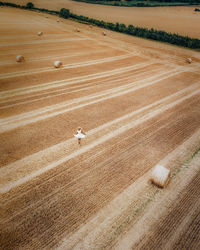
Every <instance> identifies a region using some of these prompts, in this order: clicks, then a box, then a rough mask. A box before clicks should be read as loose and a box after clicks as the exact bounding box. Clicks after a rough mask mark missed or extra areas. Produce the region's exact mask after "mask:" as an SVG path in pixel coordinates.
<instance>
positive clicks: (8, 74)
mask: <svg viewBox="0 0 200 250" xmlns="http://www.w3.org/2000/svg"><path fill="white" fill-rule="evenodd" d="M132 56H134V54H129V55H121V56H115V57H108V58H103V59H98V60H90V61H86V62H85V61H84V62H82V63H71V64H67V65H65V66H63V67H62V69H71V68H77V67H85V66H90V65H94V64H99V63H105V62H113V61H116V60H122V59H126V58H129V57H132ZM57 70H58V69H55V68H54V67H46V68H43V69H34V70H26V71H20V72H12V73H6V74H0V79H6V78H10V77H15V76H25V75H30V74H37V73H43V72H49V71H57Z"/></svg>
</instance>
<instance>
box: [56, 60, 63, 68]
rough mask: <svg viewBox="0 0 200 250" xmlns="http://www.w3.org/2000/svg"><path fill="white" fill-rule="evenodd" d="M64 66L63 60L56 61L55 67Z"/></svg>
mask: <svg viewBox="0 0 200 250" xmlns="http://www.w3.org/2000/svg"><path fill="white" fill-rule="evenodd" d="M61 66H62V62H61V61H55V62H54V67H55V68H60V67H61Z"/></svg>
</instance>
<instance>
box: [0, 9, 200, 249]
mask: <svg viewBox="0 0 200 250" xmlns="http://www.w3.org/2000/svg"><path fill="white" fill-rule="evenodd" d="M0 12H1V15H0V22H1V23H3V24H4V26H1V27H0V55H1V62H0V144H1V145H0V155H1V157H0V198H1V208H0V215H1V222H0V234H1V239H0V248H1V249H111V248H113V249H131V248H133V249H141V248H144V249H145V248H146V249H147V247H150V249H156V247H159V248H160V249H164V248H169V249H173V248H174V249H175V248H177V249H182V247H183V246H190V249H198V248H199V245H198V244H199V242H200V241H199V234H198V232H199V230H200V227H199V209H198V208H199V190H200V187H199V185H200V179H199V171H200V160H199V159H200V155H199V153H197V154H196V155H195V156H193V157H192V159H190V158H191V155H193V153H194V152H195V151H196V150H197V148H199V146H200V73H199V72H200V55H199V53H198V52H195V51H192V50H186V49H182V48H177V47H173V46H169V45H166V44H160V43H156V42H151V41H147V40H143V39H138V38H133V37H130V36H126V35H122V34H117V33H113V32H111V31H109V32H107V35H106V36H102V30H101V29H100V28H97V27H93V29H91V28H90V27H89V26H87V25H84V24H77V23H75V22H72V21H70V20H62V22H59V23H57V22H56V20H57V17H56V16H50V15H49V18H48V19H46V18H45V15H44V14H41V13H36V12H29V11H24V10H18V9H12V8H5V7H3V8H2V9H0ZM77 28H80V30H81V32H76V29H77ZM38 31H42V32H43V35H42V36H41V37H40V36H38V35H37V32H38ZM19 54H22V55H23V56H24V58H25V61H24V62H20V63H17V62H16V56H17V55H19ZM188 57H190V58H192V63H191V64H188V63H187V62H186V58H188ZM57 60H59V61H62V62H63V66H62V67H61V68H58V69H56V68H54V66H53V63H54V62H55V61H57ZM78 126H81V127H83V128H84V130H85V132H86V134H87V135H86V138H85V139H84V140H83V141H82V146H79V145H78V144H77V141H76V139H75V138H74V136H73V134H74V132H75V131H74V130H76V128H77V127H78ZM187 159H190V160H189V161H188V162H187V164H183V163H184V162H185V161H186V160H187ZM157 164H160V165H163V166H166V167H168V168H169V169H170V171H171V173H172V176H171V178H170V182H169V185H168V186H167V187H166V188H165V189H163V190H161V189H158V188H157V187H155V186H153V185H152V184H151V183H149V182H148V179H149V176H150V173H151V170H152V168H153V167H154V166H155V165H157ZM174 201H176V202H174ZM157 211H159V213H158V212H157ZM188 211H189V212H188ZM152 214H153V215H155V216H154V217H153V219H152V217H151V216H152ZM171 225H173V226H172V227H171ZM135 228H137V230H135Z"/></svg>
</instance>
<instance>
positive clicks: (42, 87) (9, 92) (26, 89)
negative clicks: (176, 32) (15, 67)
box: [0, 62, 151, 98]
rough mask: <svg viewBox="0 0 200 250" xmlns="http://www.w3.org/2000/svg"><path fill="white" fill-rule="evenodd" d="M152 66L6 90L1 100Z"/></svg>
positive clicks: (142, 64) (145, 64)
mask: <svg viewBox="0 0 200 250" xmlns="http://www.w3.org/2000/svg"><path fill="white" fill-rule="evenodd" d="M147 65H151V63H147V62H145V63H144V62H143V63H139V64H136V65H133V66H128V67H123V68H117V69H114V70H108V71H103V72H100V73H95V74H91V75H86V76H81V77H73V78H70V79H67V80H66V79H64V80H59V81H53V82H48V83H43V84H38V85H34V86H30V87H23V88H17V89H12V90H6V91H1V92H0V98H6V97H11V96H16V95H22V94H28V93H33V92H37V91H41V90H46V89H50V88H57V87H61V86H66V85H69V84H70V85H72V84H76V83H80V82H84V81H89V80H94V79H98V78H104V77H108V76H112V75H116V74H121V73H125V72H127V71H130V70H133V69H138V68H141V67H143V66H147Z"/></svg>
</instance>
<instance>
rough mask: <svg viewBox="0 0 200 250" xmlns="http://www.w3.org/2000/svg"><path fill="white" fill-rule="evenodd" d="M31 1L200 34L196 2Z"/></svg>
mask: <svg viewBox="0 0 200 250" xmlns="http://www.w3.org/2000/svg"><path fill="white" fill-rule="evenodd" d="M3 1H4V0H3ZM5 2H6V1H5ZM9 2H13V3H17V4H21V5H26V4H27V2H28V1H27V0H10V1H9ZM31 2H33V3H34V4H35V6H36V7H39V8H46V9H52V10H60V9H61V8H68V9H70V11H71V12H72V13H75V14H77V15H84V16H88V17H91V18H96V19H99V20H104V21H107V22H113V23H116V22H120V23H124V24H126V25H129V24H132V25H134V26H139V27H146V28H155V29H158V30H164V31H167V32H172V33H178V34H180V35H184V36H189V37H193V38H200V32H199V26H200V12H195V11H194V9H195V7H196V6H189V7H152V8H141V7H140V8H137V7H136V8H135V7H117V6H105V5H98V4H87V3H81V2H75V1H72V0H56V1H49V0H42V1H41V0H32V1H31ZM197 7H199V6H197Z"/></svg>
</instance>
